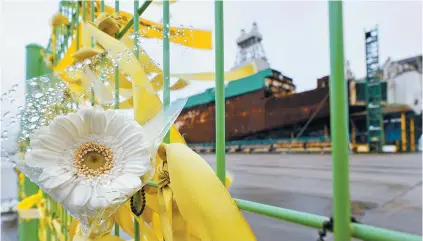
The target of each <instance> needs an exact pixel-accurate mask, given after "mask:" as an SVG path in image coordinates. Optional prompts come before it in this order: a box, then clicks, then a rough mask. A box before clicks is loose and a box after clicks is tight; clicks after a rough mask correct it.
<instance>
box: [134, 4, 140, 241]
mask: <svg viewBox="0 0 423 241" xmlns="http://www.w3.org/2000/svg"><path fill="white" fill-rule="evenodd" d="M138 7H139V1H138V0H135V1H134V17H133V18H132V19H137V21H135V22H134V46H135V49H134V54H135V57H136V58H137V59H138V60H139V59H140V49H139V48H138V33H139V30H140V22H139V21H138V19H139V18H140V17H139V14H138ZM140 194H141V193H140V191H138V192H137V193H136V194H135V196H134V199H135V203H136V204H137V205H139V204H140V203H141V200H140ZM134 232H135V235H134V241H140V225H139V223H138V222H134Z"/></svg>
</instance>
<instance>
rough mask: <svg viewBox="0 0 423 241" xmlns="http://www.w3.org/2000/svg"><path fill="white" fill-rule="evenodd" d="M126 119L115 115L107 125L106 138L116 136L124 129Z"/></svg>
mask: <svg viewBox="0 0 423 241" xmlns="http://www.w3.org/2000/svg"><path fill="white" fill-rule="evenodd" d="M124 120H125V119H124V117H123V116H121V115H115V117H114V118H112V119H111V120H110V122H109V124H108V125H107V129H106V136H116V135H117V133H119V131H120V130H121V129H122V125H123V122H124Z"/></svg>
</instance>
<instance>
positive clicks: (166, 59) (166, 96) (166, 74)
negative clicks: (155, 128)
mask: <svg viewBox="0 0 423 241" xmlns="http://www.w3.org/2000/svg"><path fill="white" fill-rule="evenodd" d="M169 27H170V26H169V0H164V1H163V85H164V86H163V105H164V108H165V109H166V108H168V106H169V105H170V90H169V87H170V56H169V55H170V42H169V37H170V32H169ZM169 133H170V132H168V133H167V134H166V136H165V138H164V142H165V143H170V134H169Z"/></svg>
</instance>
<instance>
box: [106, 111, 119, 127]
mask: <svg viewBox="0 0 423 241" xmlns="http://www.w3.org/2000/svg"><path fill="white" fill-rule="evenodd" d="M104 114H106V119H107V124H109V123H110V121H111V120H112V119H113V118H115V116H116V112H115V111H114V110H106V111H105V112H104Z"/></svg>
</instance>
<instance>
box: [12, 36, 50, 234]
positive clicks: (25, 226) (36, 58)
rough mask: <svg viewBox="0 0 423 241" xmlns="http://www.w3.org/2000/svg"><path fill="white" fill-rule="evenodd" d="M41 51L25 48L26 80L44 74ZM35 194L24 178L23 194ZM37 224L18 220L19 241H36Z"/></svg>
mask: <svg viewBox="0 0 423 241" xmlns="http://www.w3.org/2000/svg"><path fill="white" fill-rule="evenodd" d="M42 49H43V47H41V46H39V45H37V44H29V45H27V46H26V80H29V79H31V78H34V77H38V76H40V75H42V74H44V73H43V70H44V69H45V68H43V65H44V61H43V57H42V56H41V53H40V51H41V50H42ZM29 90H30V89H29ZM37 192H38V186H37V185H36V184H35V183H33V182H31V181H30V180H29V178H27V177H25V179H24V185H23V193H24V194H25V196H30V195H33V194H36V193H37ZM18 196H19V195H18ZM21 199H22V198H21V197H19V200H21ZM38 224H39V221H38V220H37V219H30V220H24V219H21V218H19V225H18V236H19V241H38Z"/></svg>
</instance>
